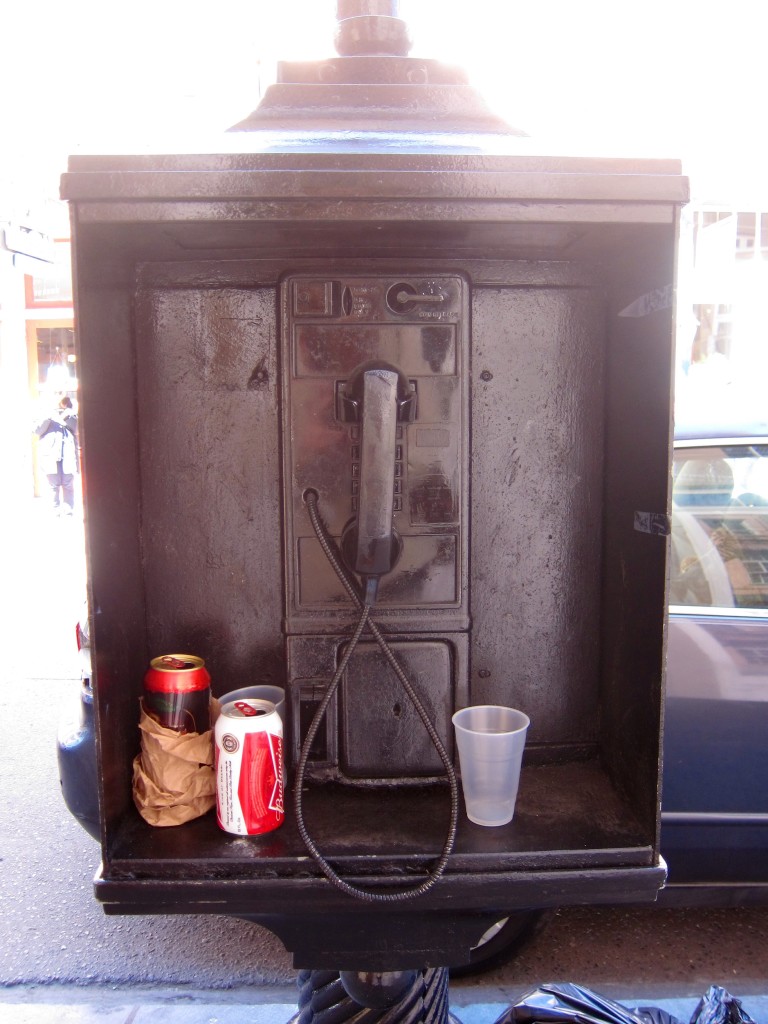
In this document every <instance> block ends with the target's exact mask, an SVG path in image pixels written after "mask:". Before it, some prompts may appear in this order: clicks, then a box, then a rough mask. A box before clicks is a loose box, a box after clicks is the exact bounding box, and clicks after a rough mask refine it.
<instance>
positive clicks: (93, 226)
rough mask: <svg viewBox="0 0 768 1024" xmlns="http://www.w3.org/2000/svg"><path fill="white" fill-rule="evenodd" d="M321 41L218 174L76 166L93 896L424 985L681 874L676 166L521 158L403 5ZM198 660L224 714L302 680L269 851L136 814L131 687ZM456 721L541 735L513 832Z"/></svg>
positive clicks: (103, 159) (223, 152) (252, 121)
mask: <svg viewBox="0 0 768 1024" xmlns="http://www.w3.org/2000/svg"><path fill="white" fill-rule="evenodd" d="M337 48H338V50H339V56H338V57H337V58H334V59H330V60H326V61H321V62H318V63H311V64H283V65H282V66H281V67H280V71H279V80H278V82H277V84H275V85H274V86H272V87H271V88H270V89H269V90H268V92H267V93H266V95H265V98H264V99H263V101H262V103H261V105H260V106H259V107H258V108H257V109H256V110H255V111H254V113H253V114H252V115H251V116H250V117H249V118H248V119H247V120H246V121H245V122H243V123H242V124H240V125H238V126H236V128H235V129H233V130H232V131H231V132H230V133H229V134H228V135H227V136H226V137H225V138H224V139H223V142H222V146H221V148H220V149H218V150H217V151H215V152H210V153H198V154H194V155H182V154H176V155H172V156H168V155H164V156H159V155H158V156H121V157H114V156H77V157H73V158H72V159H71V162H70V167H69V171H68V173H67V174H66V175H65V177H64V179H63V195H64V197H65V198H66V199H68V200H69V201H70V203H71V208H72V223H73V242H74V259H75V272H76V309H77V333H78V344H79V348H80V356H79V362H78V365H79V366H80V367H81V371H80V372H81V388H82V409H81V424H82V433H83V449H84V462H85V470H84V472H85V478H86V530H87V550H88V559H89V572H90V581H91V588H92V589H91V602H92V641H93V656H94V680H95V681H94V689H95V706H96V722H97V748H98V756H99V776H100V784H101V793H100V807H101V819H102V852H103V861H102V866H101V869H100V872H99V875H98V877H97V880H96V885H95V888H96V895H97V898H98V899H99V900H101V901H102V902H103V904H104V908H105V910H106V912H107V913H112V914H145V913H147V914H149V913H152V914H178V913H195V914H200V913H215V914H228V915H236V916H243V917H247V918H250V919H252V920H255V921H258V922H260V923H262V924H264V925H265V926H266V927H268V928H269V929H271V930H272V931H274V932H275V933H276V934H277V935H278V936H279V937H280V938H281V939H282V941H283V942H284V943H285V945H286V947H287V948H288V949H289V950H291V951H293V955H294V962H295V965H296V966H297V967H299V968H308V969H322V968H328V969H332V970H339V971H342V972H347V971H351V972H366V971H367V972H400V971H409V970H411V969H421V968H433V967H436V968H445V967H448V966H452V965H460V964H462V963H466V961H467V960H468V958H469V951H470V949H471V948H472V947H473V946H475V945H476V944H477V942H478V941H479V938H480V936H481V935H482V934H483V933H484V932H485V931H486V929H487V928H488V927H489V925H490V924H492V923H493V922H494V921H497V920H498V919H499V918H501V917H502V916H504V915H505V914H509V913H512V912H514V911H516V910H520V909H525V908H545V907H554V906H561V905H564V904H579V903H581V904H583V903H617V902H637V901H652V900H653V899H654V897H655V895H656V893H657V891H658V890H659V888H660V887H661V886H662V885H663V882H664V876H665V869H664V865H663V862H662V861H661V860H660V857H659V846H658V824H659V799H660V795H659V764H660V762H659V749H660V728H661V726H660V712H661V704H662V678H663V661H664V615H665V562H666V550H667V533H668V530H667V523H668V519H667V514H668V490H669V451H670V420H671V412H670V410H671V401H670V396H671V386H672V366H673V360H672V341H673V331H672V327H673V280H674V274H675V251H676V233H677V220H678V210H679V207H680V205H681V204H682V203H683V202H684V200H685V198H686V184H685V180H684V178H682V177H681V174H680V168H679V166H678V164H677V163H675V162H670V161H659V160H621V159H616V160H608V159H591V158H575V157H573V158H568V157H551V156H538V155H534V154H533V150H532V148H531V143H530V141H529V140H525V139H521V138H520V135H519V133H516V132H515V131H513V130H511V129H509V128H508V127H507V126H505V125H504V124H502V123H501V122H499V121H498V120H497V119H496V118H495V117H494V116H493V115H492V114H491V113H490V112H489V111H488V110H487V108H486V107H485V106H484V105H483V103H482V101H481V100H480V99H479V98H478V96H477V95H476V94H475V93H474V91H473V90H472V89H471V88H470V86H469V85H468V84H467V83H466V81H465V80H464V78H463V76H462V74H461V73H460V72H458V71H457V70H456V69H453V68H449V67H446V66H444V65H442V64H439V63H437V62H434V61H429V60H420V59H419V60H417V59H415V58H411V57H408V56H407V49H408V48H407V34H406V32H405V26H404V25H403V23H402V21H401V20H400V19H399V18H398V17H397V12H396V9H395V5H394V4H392V3H380V4H378V5H377V4H375V3H374V4H371V3H360V4H355V3H351V2H347V3H343V2H342V3H340V4H339V25H338V31H337ZM334 559H335V561H336V562H340V563H341V571H339V566H338V565H335V564H334ZM371 623H372V624H373V625H371ZM379 637H382V638H383V639H384V643H385V646H386V648H387V649H388V650H389V651H390V653H391V654H392V655H393V658H394V661H395V663H396V664H397V665H398V666H400V668H399V670H398V669H395V668H393V664H392V661H391V660H390V658H389V655H387V654H386V652H385V648H384V647H382V645H381V643H380V642H379ZM179 650H183V651H189V652H192V653H194V654H196V655H199V656H201V657H202V658H204V659H205V662H206V665H207V666H208V669H209V670H210V673H211V677H212V681H213V692H214V694H216V695H218V694H222V693H225V692H229V691H231V690H233V689H236V688H238V687H242V686H248V685H252V684H253V683H257V682H259V683H271V684H276V685H278V686H281V687H284V688H285V690H286V695H287V696H286V704H287V716H286V717H287V729H288V741H287V744H286V752H287V756H286V776H287V787H286V788H287V794H288V797H287V801H286V819H285V823H284V824H283V826H282V827H281V828H279V829H278V830H276V831H274V832H271V833H269V834H267V835H265V836H261V837H246V838H243V837H237V836H233V835H230V834H227V833H225V832H224V831H222V830H221V829H220V828H219V827H218V826H217V822H216V819H215V814H214V813H210V814H207V815H205V816H203V817H201V818H198V819H196V820H194V821H191V822H189V823H187V824H184V825H179V826H176V827H172V828H153V827H152V826H150V825H148V824H147V823H146V822H145V821H143V820H142V818H141V817H140V816H139V815H138V813H137V812H136V809H135V807H134V804H133V801H132V792H131V765H132V761H133V758H134V757H135V755H136V753H137V750H138V742H139V739H138V729H137V718H138V700H139V696H140V694H141V687H142V679H143V676H144V673H145V670H146V668H147V666H148V664H149V661H150V659H151V658H152V657H155V656H156V655H158V654H162V653H165V652H167V651H179ZM401 676H404V677H405V678H406V680H407V681H408V683H409V684H410V685H409V687H408V688H406V686H405V684H404V683H403V681H402V678H401ZM332 681H333V685H334V689H333V691H332V692H331V691H330V689H329V688H330V687H331V682H332ZM413 694H415V697H416V704H418V705H419V707H417V706H415V704H414V699H413ZM469 704H501V705H508V706H512V707H515V708H518V709H520V710H522V711H524V712H525V713H526V714H527V715H528V716H529V717H530V720H531V726H530V729H529V733H528V742H527V746H526V751H525V760H524V763H523V769H522V778H521V783H520V791H519V796H518V802H517V808H516V812H515V816H514V819H513V820H512V822H511V823H509V824H508V825H505V826H502V827H496V828H487V827H483V826H480V825H476V824H473V823H472V822H470V821H469V820H468V819H467V817H466V814H465V813H464V808H463V804H462V802H461V801H462V798H461V791H460V788H459V789H458V790H457V788H456V786H455V785H453V786H451V785H449V784H448V783H447V782H446V773H447V772H448V768H449V767H450V765H452V764H454V763H455V760H456V757H455V749H454V738H453V735H452V726H451V715H452V714H453V712H454V711H456V710H457V709H459V708H462V707H464V706H466V705H469ZM318 709H320V710H321V711H322V717H320V718H318V715H317V712H318ZM308 738H309V740H310V742H309V743H308V742H307V740H308ZM447 766H448V767H447ZM297 782H298V784H299V786H300V790H301V798H302V799H301V801H300V805H301V806H300V808H299V813H298V814H297V809H296V807H295V805H294V798H293V795H292V793H293V790H294V789H295V787H296V785H297ZM454 804H455V806H454ZM307 836H309V837H311V840H310V845H311V846H313V847H314V848H315V852H319V857H316V856H315V853H312V855H310V851H309V847H308V843H307ZM326 868H328V869H329V870H326ZM331 875H333V877H331ZM339 881H340V882H341V883H342V884H341V885H339V884H337V883H338V882H339ZM361 894H362V895H361ZM367 897H370V898H367Z"/></svg>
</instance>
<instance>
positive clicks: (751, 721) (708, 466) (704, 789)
mask: <svg viewBox="0 0 768 1024" xmlns="http://www.w3.org/2000/svg"><path fill="white" fill-rule="evenodd" d="M767 754H768V425H767V424H766V423H755V424H749V425H747V426H744V425H741V426H740V427H738V428H737V427H733V426H730V425H728V424H722V425H720V426H719V427H718V429H717V431H716V432H714V431H712V430H711V429H710V431H709V433H708V435H704V434H703V432H702V431H701V430H699V429H697V428H696V427H695V426H690V427H679V428H678V430H677V439H676V442H675V455H674V465H673V485H672V545H671V558H670V608H669V633H668V649H667V696H666V703H665V721H664V775H663V780H664V786H663V796H662V832H661V849H662V854H663V855H664V857H665V859H666V860H667V863H668V865H669V883H668V886H667V888H666V889H665V890H664V891H663V892H662V894H661V897H660V901H661V902H662V903H665V904H671V903H677V904H678V905H679V904H681V903H689V904H693V905H696V904H702V903H707V904H713V903H721V904H726V905H728V904H731V905H733V904H737V903H744V902H748V901H752V902H754V901H766V902H768V756H766V755H767Z"/></svg>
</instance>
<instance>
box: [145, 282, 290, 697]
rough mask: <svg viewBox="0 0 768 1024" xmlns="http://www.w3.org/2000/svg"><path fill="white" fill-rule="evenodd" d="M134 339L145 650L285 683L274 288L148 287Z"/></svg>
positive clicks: (230, 678) (230, 675)
mask: <svg viewBox="0 0 768 1024" xmlns="http://www.w3.org/2000/svg"><path fill="white" fill-rule="evenodd" d="M137 335H138V340H139V358H138V394H139V413H140V435H141V445H140V450H141V474H142V490H143V509H142V543H143V550H144V559H145V565H144V572H145V578H146V601H147V622H148V637H149V642H150V645H151V648H152V650H153V651H154V652H157V653H163V652H164V651H170V650H172V649H176V647H177V646H178V645H179V644H180V645H181V646H183V647H184V649H185V651H188V652H190V653H193V654H202V655H203V656H204V657H205V658H206V660H207V661H208V663H209V667H210V670H211V672H212V688H213V692H214V694H222V693H225V692H227V691H229V690H232V689H236V688H238V687H241V686H246V685H253V684H254V683H271V684H274V685H280V686H282V685H283V678H284V669H283V652H282V643H281V628H280V624H281V615H282V611H283V598H282V575H281V555H280V550H281V538H280V481H279V458H278V453H279V433H278V424H279V415H278V409H277V393H278V388H277V356H276V344H275V293H274V290H273V289H254V290H252V291H246V290H228V289H222V290H220V291H218V290H186V289H181V290H172V289H147V290H146V291H142V292H141V293H140V295H139V297H138V317H137Z"/></svg>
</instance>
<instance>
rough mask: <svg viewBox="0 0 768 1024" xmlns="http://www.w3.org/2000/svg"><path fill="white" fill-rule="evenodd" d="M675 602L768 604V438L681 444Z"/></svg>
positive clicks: (675, 486)
mask: <svg viewBox="0 0 768 1024" xmlns="http://www.w3.org/2000/svg"><path fill="white" fill-rule="evenodd" d="M671 559H672V564H671V569H670V603H671V604H677V605H695V606H698V607H701V606H710V607H714V608H768V444H765V445H763V444H746V443H741V444H719V445H712V446H691V447H689V448H676V449H675V457H674V463H673V468H672V555H671Z"/></svg>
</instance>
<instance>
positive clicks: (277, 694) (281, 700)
mask: <svg viewBox="0 0 768 1024" xmlns="http://www.w3.org/2000/svg"><path fill="white" fill-rule="evenodd" d="M233 700H269V701H271V702H272V703H273V704H274V705H275V708H276V710H277V713H278V715H280V720H281V721H282V723H283V729H285V690H283V689H282V688H281V687H280V686H267V685H266V684H265V685H263V686H243V687H242V689H240V690H232V692H231V693H225V694H224V695H223V696H221V697H219V701H220V702H221V705H222V707H223V706H224V705H225V704H229V703H231V701H233Z"/></svg>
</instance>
